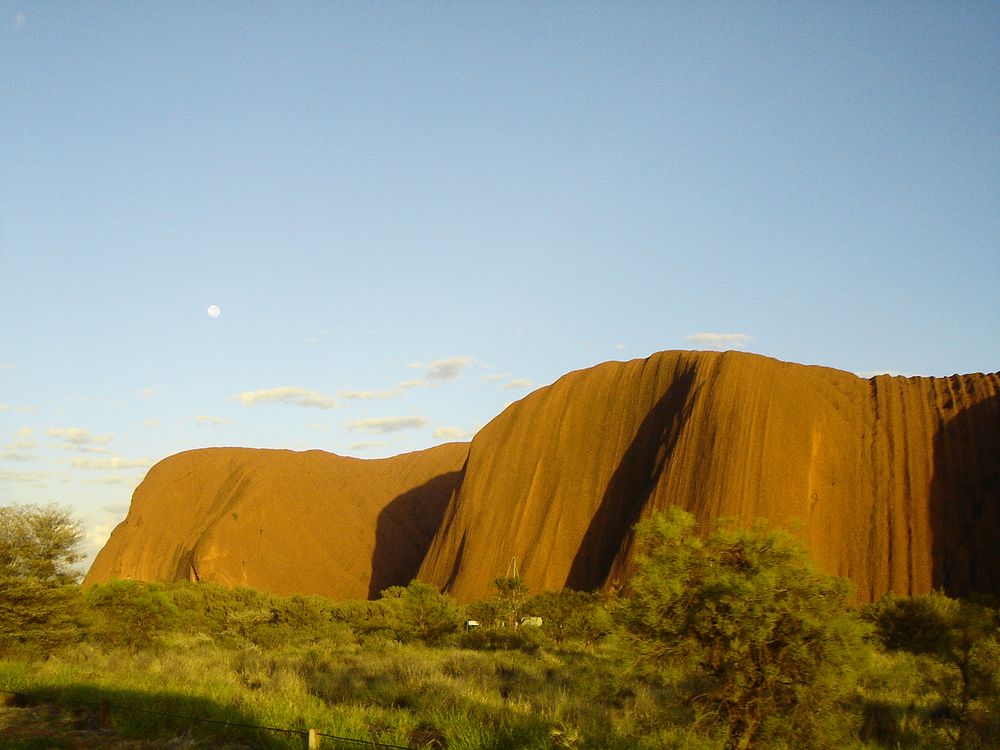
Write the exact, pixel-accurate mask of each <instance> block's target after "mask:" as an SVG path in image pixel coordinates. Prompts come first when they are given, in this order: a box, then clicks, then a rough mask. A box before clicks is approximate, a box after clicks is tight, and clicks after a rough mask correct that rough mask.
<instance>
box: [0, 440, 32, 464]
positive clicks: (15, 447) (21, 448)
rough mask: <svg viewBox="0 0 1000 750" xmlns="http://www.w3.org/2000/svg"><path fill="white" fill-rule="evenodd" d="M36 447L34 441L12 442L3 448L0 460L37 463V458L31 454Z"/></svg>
mask: <svg viewBox="0 0 1000 750" xmlns="http://www.w3.org/2000/svg"><path fill="white" fill-rule="evenodd" d="M37 447H38V443H36V442H35V441H34V440H14V441H12V442H10V443H7V445H5V446H4V449H3V452H2V453H0V458H3V459H5V460H7V461H37V460H38V456H36V455H35V454H34V453H33V452H32V451H34V449H35V448H37Z"/></svg>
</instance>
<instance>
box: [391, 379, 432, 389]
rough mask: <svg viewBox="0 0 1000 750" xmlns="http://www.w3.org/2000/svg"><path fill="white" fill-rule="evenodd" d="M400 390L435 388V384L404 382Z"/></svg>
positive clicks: (416, 381) (421, 381) (400, 385)
mask: <svg viewBox="0 0 1000 750" xmlns="http://www.w3.org/2000/svg"><path fill="white" fill-rule="evenodd" d="M399 387H400V388H433V387H434V384H433V383H428V382H427V381H426V380H404V381H403V382H402V383H400V384H399Z"/></svg>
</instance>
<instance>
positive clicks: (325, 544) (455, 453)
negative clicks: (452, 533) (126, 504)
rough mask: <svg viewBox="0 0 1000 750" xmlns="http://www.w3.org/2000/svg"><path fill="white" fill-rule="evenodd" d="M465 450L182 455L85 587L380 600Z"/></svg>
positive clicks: (139, 504) (437, 510) (159, 473)
mask: <svg viewBox="0 0 1000 750" xmlns="http://www.w3.org/2000/svg"><path fill="white" fill-rule="evenodd" d="M466 453H467V446H466V445H465V444H463V443H450V444H448V445H441V446H438V447H436V448H432V449H430V450H426V451H419V452H416V453H407V454H404V455H401V456H395V457H394V458H388V459H381V460H373V461H364V460H361V459H356V458H344V457H342V456H335V455H332V454H330V453H323V452H321V451H308V452H305V453H295V452H292V451H276V450H256V449H250V448H207V449H203V450H194V451H187V452H185V453H179V454H177V455H176V456H171V457H170V458H167V459H164V460H163V461H161V462H160V463H158V464H156V466H154V467H153V468H152V469H150V471H149V474H148V475H147V476H146V478H145V479H144V480H143V482H142V484H140V485H139V487H138V488H137V489H136V491H135V494H134V496H133V498H132V506H131V508H130V509H129V513H128V516H127V517H126V518H125V520H124V521H122V523H121V524H119V526H118V527H117V528H116V529H115V530H114V533H112V535H111V538H110V539H109V540H108V543H107V544H106V545H105V546H104V549H102V550H101V552H100V553H99V554H98V555H97V558H96V559H95V560H94V564H93V566H92V567H91V569H90V572H89V573H88V574H87V577H86V580H85V583H87V584H90V583H95V582H100V581H107V580H110V579H113V578H134V579H138V580H145V581H172V580H187V579H190V580H205V581H214V582H217V583H223V584H227V585H232V586H237V585H239V586H251V587H254V588H259V589H264V590H266V591H271V592H274V593H277V594H292V593H306V594H323V595H326V596H331V597H335V598H341V599H365V598H369V597H377V596H378V593H379V591H380V590H381V589H383V588H387V587H388V586H391V585H393V584H394V583H396V582H398V581H400V580H403V581H407V582H408V581H409V580H410V579H412V578H413V577H414V576H415V575H416V572H417V568H418V567H419V565H420V561H421V560H422V559H423V556H424V553H425V552H426V550H427V545H428V543H429V542H430V540H431V538H432V537H433V535H434V533H435V531H436V530H437V526H438V522H439V521H440V518H441V513H442V512H443V511H444V508H445V504H446V503H447V501H448V498H449V497H450V495H451V493H452V491H453V490H454V489H455V488H456V487H457V485H458V482H459V480H460V477H461V468H462V464H463V462H464V461H465V457H466Z"/></svg>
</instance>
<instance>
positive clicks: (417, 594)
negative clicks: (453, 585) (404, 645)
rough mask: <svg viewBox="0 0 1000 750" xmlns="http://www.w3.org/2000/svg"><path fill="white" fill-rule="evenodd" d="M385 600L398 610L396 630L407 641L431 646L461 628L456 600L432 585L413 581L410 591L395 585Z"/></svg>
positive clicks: (396, 612)
mask: <svg viewBox="0 0 1000 750" xmlns="http://www.w3.org/2000/svg"><path fill="white" fill-rule="evenodd" d="M382 600H383V601H385V602H386V603H387V604H388V605H390V606H392V607H394V613H395V620H396V627H395V629H396V631H397V635H400V636H402V637H404V638H407V637H413V638H417V639H419V640H421V641H424V642H425V643H431V642H434V641H437V640H439V639H440V638H441V637H442V636H443V635H446V634H447V633H452V632H454V631H455V630H457V629H458V624H459V617H460V614H459V610H458V606H457V605H456V604H455V601H454V599H452V598H451V597H450V596H448V595H447V594H444V593H442V592H441V591H440V590H439V589H438V588H437V586H434V585H432V584H429V583H424V582H423V581H418V580H413V581H410V583H409V585H407V586H406V588H403V587H402V586H392V587H390V588H388V589H386V590H384V591H383V592H382Z"/></svg>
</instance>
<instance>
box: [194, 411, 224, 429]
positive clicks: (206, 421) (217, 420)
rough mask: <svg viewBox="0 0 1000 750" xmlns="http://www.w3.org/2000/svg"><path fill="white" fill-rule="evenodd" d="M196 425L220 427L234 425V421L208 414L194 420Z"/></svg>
mask: <svg viewBox="0 0 1000 750" xmlns="http://www.w3.org/2000/svg"><path fill="white" fill-rule="evenodd" d="M194 421H195V424H198V425H202V426H204V425H209V426H211V427H218V426H219V425H222V424H232V422H233V420H231V419H226V418H225V417H213V416H211V415H208V414H202V415H200V416H197V417H195V418H194Z"/></svg>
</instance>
